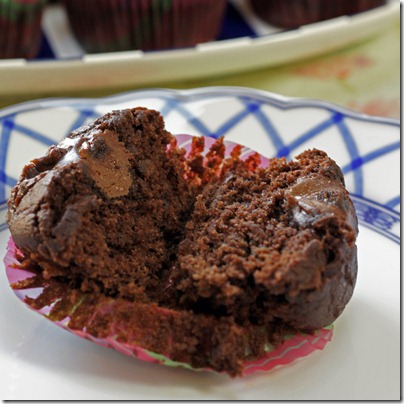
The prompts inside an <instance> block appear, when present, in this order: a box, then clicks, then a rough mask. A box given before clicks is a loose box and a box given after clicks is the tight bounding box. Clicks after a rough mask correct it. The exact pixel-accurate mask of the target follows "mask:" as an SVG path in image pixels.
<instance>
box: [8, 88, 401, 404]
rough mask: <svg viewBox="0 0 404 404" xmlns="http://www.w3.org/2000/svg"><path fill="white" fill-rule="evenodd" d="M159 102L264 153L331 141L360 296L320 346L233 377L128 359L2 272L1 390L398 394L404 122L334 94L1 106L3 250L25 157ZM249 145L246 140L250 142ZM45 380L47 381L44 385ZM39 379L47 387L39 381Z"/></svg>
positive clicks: (86, 394)
mask: <svg viewBox="0 0 404 404" xmlns="http://www.w3.org/2000/svg"><path fill="white" fill-rule="evenodd" d="M139 105H141V106H146V107H149V108H155V109H158V110H160V111H161V112H162V114H163V116H164V117H165V120H166V126H167V128H168V130H170V131H171V132H173V133H175V134H181V133H189V134H193V135H198V134H204V135H210V136H214V137H219V136H226V138H227V139H229V140H232V141H235V142H238V143H241V144H243V145H245V146H247V147H249V148H251V149H254V150H257V151H259V152H260V153H262V154H263V155H266V156H268V157H272V156H286V157H288V158H290V157H293V156H295V155H296V154H298V153H299V152H300V151H302V150H304V149H307V148H313V147H316V148H319V149H323V150H324V151H326V152H327V153H328V154H329V155H330V156H331V157H332V158H334V159H335V160H336V161H337V162H338V164H339V165H340V166H341V168H342V170H343V172H344V174H345V178H346V184H347V188H348V190H349V191H350V192H351V194H352V197H353V200H354V203H355V205H356V208H357V212H358V216H359V221H360V235H359V239H358V251H359V277H358V283H357V287H356V290H355V293H354V297H353V299H352V301H351V302H350V304H349V305H348V307H347V309H346V310H345V312H344V313H343V314H342V316H341V317H340V318H339V319H338V320H337V321H336V322H335V331H334V337H333V341H332V342H331V343H330V344H328V346H327V347H326V348H325V349H324V351H322V352H317V353H314V354H313V355H311V356H310V357H309V358H307V359H305V360H302V361H301V362H299V363H297V364H295V365H293V366H290V367H285V368H282V369H280V370H278V371H275V372H272V373H264V374H262V375H253V376H249V377H246V378H243V379H236V380H229V379H228V378H227V377H226V376H223V375H216V374H210V373H204V372H192V371H187V370H181V369H168V368H165V367H163V366H158V365H154V364H148V363H143V362H138V361H136V360H133V359H132V360H131V359H129V358H126V357H124V356H122V355H120V354H119V353H117V352H113V351H111V350H107V349H105V348H102V347H99V346H96V345H94V344H91V343H90V342H88V341H85V340H81V339H79V338H75V337H74V336H73V335H69V334H68V333H65V332H64V331H63V330H61V329H59V328H58V327H56V326H54V325H53V324H51V323H50V322H48V321H45V320H44V319H43V318H40V316H37V315H33V314H32V313H31V312H30V311H29V310H27V309H26V307H24V305H22V304H21V303H20V302H18V300H17V299H16V297H15V296H14V293H13V292H12V290H11V289H10V288H9V286H8V283H7V279H6V276H5V273H4V271H3V272H1V273H0V295H1V296H2V304H1V305H0V325H1V333H0V387H1V389H0V392H1V393H2V394H3V397H1V398H3V399H8V400H12V399H19V400H22V399H52V400H56V399H64V400H67V399H80V400H85V399H95V400H100V399H106V400H112V399H113V400H116V399H167V398H169V399H217V400H218V399H227V400H252V399H262V400H266V399H273V400H277V399H287V400H293V399H299V400H302V399H308V400H314V399H318V400H330V399H334V400H344V399H345V400H351V399H352V400H353V399H362V400H367V399H380V400H387V399H399V397H400V246H399V243H400V215H399V206H400V126H399V122H398V121H396V120H389V119H382V118H374V117H368V116H365V115H359V114H356V113H353V112H350V111H347V110H345V109H342V108H339V107H337V106H335V105H331V104H328V103H324V102H320V101H315V100H304V99H289V98H284V97H280V96H276V95H273V94H270V93H266V92H261V91H253V90H249V89H245V88H226V87H224V88H214V87H212V88H205V89H198V90H189V91H172V90H163V89H152V90H144V91H137V92H132V93H126V94H121V95H117V96H114V97H108V98H103V99H59V100H57V99H56V100H54V99H52V100H40V101H35V102H28V103H25V104H20V105H17V106H14V107H10V108H6V109H4V110H2V111H0V199H1V200H2V201H3V202H2V204H1V208H0V211H1V212H2V214H3V217H2V218H1V219H0V226H1V232H0V253H2V254H3V255H4V252H5V245H6V241H7V240H8V237H9V231H8V230H7V227H6V224H5V220H4V214H5V211H6V204H5V201H6V198H7V197H8V195H9V192H10V189H11V187H12V186H13V185H14V184H15V181H16V179H17V178H18V176H19V173H20V171H21V169H22V167H23V165H24V164H26V163H27V162H28V161H29V160H30V159H31V158H33V157H38V156H39V155H41V154H43V153H44V151H45V150H46V149H47V147H48V146H49V145H50V144H52V143H55V142H57V141H59V140H60V139H62V138H63V137H64V136H65V135H66V134H68V133H69V132H70V130H71V129H73V128H76V127H78V126H80V125H82V124H84V123H85V122H87V121H89V120H94V118H96V117H97V116H99V115H101V114H103V113H104V112H108V111H109V110H111V109H118V108H124V107H134V106H139ZM246 152H248V150H247V151H246ZM44 381H46V383H44ZM40 386H41V387H40Z"/></svg>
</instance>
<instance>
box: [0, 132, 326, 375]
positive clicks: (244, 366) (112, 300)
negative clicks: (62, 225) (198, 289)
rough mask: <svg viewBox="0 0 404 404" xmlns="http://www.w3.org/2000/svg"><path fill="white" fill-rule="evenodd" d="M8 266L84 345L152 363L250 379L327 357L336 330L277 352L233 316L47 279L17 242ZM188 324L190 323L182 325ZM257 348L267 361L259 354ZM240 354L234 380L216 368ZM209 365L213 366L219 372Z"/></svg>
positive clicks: (22, 295) (252, 158) (27, 295)
mask: <svg viewBox="0 0 404 404" xmlns="http://www.w3.org/2000/svg"><path fill="white" fill-rule="evenodd" d="M191 138H192V137H191V136H188V135H178V136H176V139H177V141H178V142H179V143H181V144H183V145H184V146H183V147H184V149H185V150H186V151H187V152H188V153H189V154H196V155H197V154H198V153H199V152H200V151H201V150H199V151H198V150H197V151H196V153H195V149H194V146H197V143H195V142H191ZM215 142H216V140H215V139H213V138H205V146H207V147H211V146H212V145H214V144H215ZM225 144H226V156H227V157H229V156H232V157H233V156H239V155H240V153H241V150H242V148H241V147H240V146H238V145H236V144H234V143H232V142H228V141H226V142H225ZM196 157H197V156H196ZM216 157H217V156H216ZM243 159H244V160H245V161H246V162H249V163H248V165H249V166H250V167H251V169H255V168H256V166H257V164H259V165H261V166H263V167H265V166H267V165H268V163H269V161H268V159H267V158H265V157H263V156H260V155H258V153H255V152H253V151H251V150H248V149H246V150H244V152H243ZM4 264H5V268H6V274H7V277H8V280H9V283H10V285H11V287H12V289H13V291H14V293H15V294H16V296H17V297H18V298H19V299H20V300H21V301H23V302H24V303H25V304H27V305H28V307H30V308H31V309H33V310H34V311H36V312H37V313H39V314H40V315H42V316H44V317H45V318H47V319H49V320H50V321H52V322H54V323H55V324H57V325H58V326H60V327H62V328H63V329H65V330H67V331H69V332H71V333H73V334H75V335H77V336H78V337H80V338H84V339H87V340H90V341H92V342H95V343H97V344H99V345H101V346H104V347H108V348H112V349H115V350H117V351H118V352H120V353H122V354H124V355H127V356H130V357H134V358H137V359H139V360H142V361H146V362H153V363H158V364H162V365H166V366H170V367H184V368H187V369H192V370H204V371H212V368H215V369H214V371H216V372H219V373H222V372H223V373H228V374H229V375H230V376H232V377H234V376H246V375H250V374H252V373H255V372H257V371H270V370H274V369H277V368H279V367H281V366H285V365H289V364H292V363H294V362H296V361H297V360H299V359H301V358H304V357H306V356H308V355H310V354H311V353H313V352H315V351H317V350H322V349H323V348H324V347H325V345H326V344H327V343H328V342H329V341H330V340H331V338H332V334H333V325H330V326H328V327H324V328H321V329H317V330H315V331H313V332H311V333H303V332H294V333H290V334H288V333H286V334H284V335H282V336H281V340H280V341H279V343H278V344H277V345H276V346H275V345H272V344H270V343H269V342H268V340H267V337H266V336H267V335H268V333H270V332H271V330H270V329H268V327H267V326H262V325H261V326H253V325H249V326H238V325H237V324H235V323H234V322H232V321H228V319H226V318H225V317H222V318H216V317H214V316H209V315H204V314H194V315H191V316H190V313H189V311H186V310H182V309H171V308H169V307H163V306H159V305H157V304H150V303H141V302H136V301H131V300H126V299H123V298H120V297H111V296H105V295H103V294H100V293H86V292H83V291H81V290H80V289H75V288H73V287H71V285H68V284H66V283H64V282H63V281H62V280H60V279H57V278H51V279H49V278H45V277H44V276H43V272H42V270H41V269H40V268H39V267H37V266H36V264H34V263H33V262H32V261H30V260H27V259H26V258H25V257H24V255H23V254H22V253H21V252H20V251H19V250H18V248H17V247H16V246H15V244H14V242H13V240H12V239H11V238H10V240H9V242H8V246H7V253H6V256H5V257H4ZM167 287H169V285H168V286H167ZM185 317H186V319H187V321H186V322H184V321H182V320H183V319H184V318H185ZM184 324H187V325H186V326H184ZM188 324H189V325H188ZM227 339H228V340H227ZM195 341H196V342H195ZM237 342H239V344H238V343H237ZM257 346H259V347H260V349H259V350H260V352H259V355H255V354H254V353H253V351H254V349H256V347H257ZM254 347H255V348H254ZM235 349H239V350H240V349H241V350H242V355H241V357H244V360H243V361H242V363H241V371H240V372H238V373H234V374H233V373H231V372H230V373H229V372H228V369H225V368H224V369H220V368H217V367H215V364H216V365H217V363H216V362H214V359H213V358H214V357H215V356H217V355H221V356H222V357H223V356H224V357H227V356H229V357H231V355H232V354H233V352H232V351H233V350H235ZM238 355H239V356H240V352H238ZM201 358H202V359H201ZM206 358H207V359H206ZM210 358H212V359H210ZM206 363H208V364H212V368H211V367H209V365H208V366H207V365H206Z"/></svg>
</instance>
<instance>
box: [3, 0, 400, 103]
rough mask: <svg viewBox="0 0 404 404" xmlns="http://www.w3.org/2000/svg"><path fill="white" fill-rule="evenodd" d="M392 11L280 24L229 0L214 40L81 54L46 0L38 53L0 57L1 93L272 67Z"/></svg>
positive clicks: (363, 34)
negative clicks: (283, 26) (289, 27)
mask: <svg viewBox="0 0 404 404" xmlns="http://www.w3.org/2000/svg"><path fill="white" fill-rule="evenodd" d="M399 18H400V3H399V1H398V0H389V1H388V2H387V3H386V5H384V6H381V7H378V8H375V9H373V10H369V11H366V12H363V13H359V14H356V15H352V16H342V17H339V18H334V19H331V20H327V21H322V22H319V23H314V24H309V25H305V26H302V27H300V28H298V29H294V30H281V29H279V28H275V27H273V26H271V25H268V24H266V23H264V22H262V21H261V20H259V19H258V18H257V17H255V16H254V14H252V12H251V10H250V8H249V7H248V2H247V1H246V0H232V1H230V2H229V8H228V12H227V14H226V18H225V19H224V22H223V27H222V31H221V33H220V36H219V40H217V41H214V42H209V43H204V44H200V45H197V46H195V47H192V48H184V49H177V50H167V51H154V52H142V51H129V52H113V53H102V54H92V55H86V54H85V53H84V51H83V50H82V48H81V47H80V45H79V44H78V43H77V41H76V40H75V39H74V37H73V36H72V35H71V32H70V28H69V25H68V23H67V19H66V15H65V13H64V11H63V9H62V8H61V7H60V6H57V5H56V6H55V5H53V6H51V7H49V8H48V9H47V10H46V13H45V15H44V19H43V32H44V40H43V46H42V49H41V51H40V54H39V57H38V59H34V60H24V59H9V60H0V77H1V79H2V80H1V86H0V96H5V95H21V94H30V95H31V97H32V96H33V95H35V94H41V93H42V94H43V93H44V92H46V93H48V94H56V95H57V94H58V93H59V94H60V93H61V92H63V91H75V90H76V91H77V90H80V91H82V90H84V89H88V90H89V89H107V88H119V87H121V88H122V87H128V86H142V87H143V86H147V85H152V84H154V85H155V84H156V83H162V82H168V81H173V80H182V81H184V80H189V79H198V78H199V79H200V78H205V77H210V76H214V75H220V74H231V73H235V72H240V71H245V70H249V69H253V68H262V67H271V66H276V65H280V64H284V63H288V62H292V61H297V60H301V59H303V58H308V57H312V56H315V55H319V54H321V53H326V52H330V51H334V50H336V49H339V48H342V47H344V46H347V45H350V44H353V43H355V42H358V41H361V40H363V39H366V38H368V37H370V36H372V35H376V34H377V33H379V32H380V31H383V30H385V29H386V27H388V26H389V25H391V24H392V23H394V22H395V21H398V20H399ZM179 66H180V68H179ZM111 72H112V73H111Z"/></svg>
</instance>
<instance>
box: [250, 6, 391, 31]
mask: <svg viewBox="0 0 404 404" xmlns="http://www.w3.org/2000/svg"><path fill="white" fill-rule="evenodd" d="M384 3H386V0H337V1H336V0H282V1H278V0H250V4H251V7H252V9H253V11H254V12H255V14H257V15H258V16H259V17H260V18H261V19H263V20H264V21H266V22H268V23H270V24H272V25H276V26H279V27H282V28H296V27H299V26H301V25H306V24H311V23H314V22H318V21H323V20H328V19H330V18H335V17H340V16H342V15H351V14H356V13H359V12H362V11H366V10H370V9H372V8H375V7H378V6H381V5H382V4H384Z"/></svg>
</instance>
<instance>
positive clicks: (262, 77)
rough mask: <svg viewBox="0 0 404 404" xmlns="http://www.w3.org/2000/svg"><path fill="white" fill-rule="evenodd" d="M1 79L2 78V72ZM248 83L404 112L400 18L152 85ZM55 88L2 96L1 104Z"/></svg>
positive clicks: (364, 108) (379, 111)
mask: <svg viewBox="0 0 404 404" xmlns="http://www.w3.org/2000/svg"><path fill="white" fill-rule="evenodd" d="M0 79H1V78H0ZM205 86H245V87H250V88H256V89H261V90H267V91H271V92H274V93H278V94H281V95H285V96H291V97H308V98H316V99H322V100H326V101H330V102H333V103H336V104H339V105H341V106H344V107H347V108H350V109H353V110H355V111H359V112H363V113H366V114H370V115H378V116H384V117H390V118H399V116H400V24H399V22H398V23H396V24H392V25H391V26H386V29H385V30H384V31H383V32H380V33H379V34H378V35H377V36H374V37H371V38H368V39H367V40H365V41H362V42H360V43H357V44H355V45H351V46H349V47H346V48H344V49H340V50H339V51H336V52H333V53H328V54H326V55H322V56H318V57H315V58H311V59H308V60H304V61H299V62H295V63H290V64H288V65H283V66H278V67H271V68H264V69H260V70H250V71H244V72H241V73H237V74H232V75H226V76H219V77H210V78H207V79H203V80H191V81H186V82H156V83H155V84H154V85H152V86H150V85H148V87H164V88H175V89H186V88H197V87H205ZM138 88H142V87H133V86H131V87H124V88H112V89H111V88H109V89H102V88H100V89H97V90H89V91H83V92H66V91H63V92H60V93H59V94H58V97H102V96H107V95H111V94H115V93H119V92H123V91H129V90H135V89H138ZM49 96H54V94H47V93H46V92H44V93H43V94H39V95H38V94H35V96H30V95H29V94H26V95H22V96H21V95H19V96H4V97H0V108H1V107H5V106H9V105H13V104H16V103H19V102H22V101H26V100H31V99H34V98H35V99H37V98H46V97H49Z"/></svg>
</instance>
